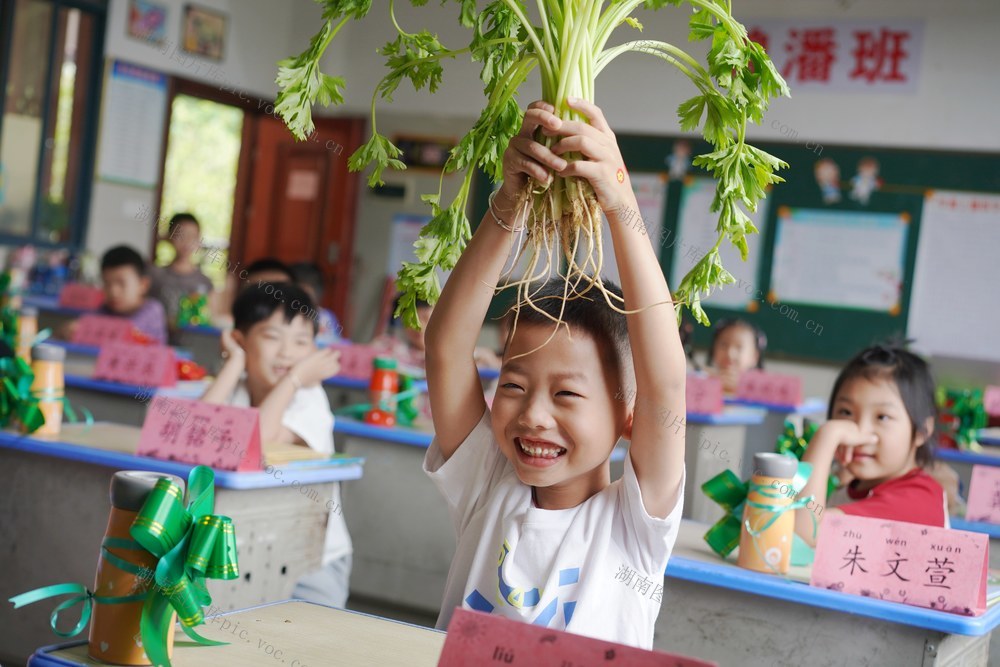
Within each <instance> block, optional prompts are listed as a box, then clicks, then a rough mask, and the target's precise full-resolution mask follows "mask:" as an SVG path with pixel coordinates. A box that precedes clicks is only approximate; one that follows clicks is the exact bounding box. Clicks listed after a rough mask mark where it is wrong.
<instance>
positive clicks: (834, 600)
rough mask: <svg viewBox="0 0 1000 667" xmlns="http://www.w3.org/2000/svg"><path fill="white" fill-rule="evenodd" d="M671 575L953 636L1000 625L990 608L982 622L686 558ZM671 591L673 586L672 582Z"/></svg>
mask: <svg viewBox="0 0 1000 667" xmlns="http://www.w3.org/2000/svg"><path fill="white" fill-rule="evenodd" d="M666 575H667V577H674V578H676V579H682V580H684V581H691V582H695V583H700V584H706V585H709V586H716V587H719V588H725V589H728V590H734V591H740V592H742V593H747V594H750V595H762V596H764V597H769V598H775V599H778V600H785V601H787V602H793V603H796V604H804V605H808V606H812V607H819V608H822V609H830V610H833V611H840V612H846V613H850V614H856V615H858V616H865V617H867V618H874V619H878V620H880V621H886V622H888V623H898V624H901V625H910V626H914V627H919V628H924V629H927V630H937V631H939V632H946V633H949V634H959V635H972V636H981V635H984V634H987V633H988V632H990V631H991V630H993V629H994V628H995V627H997V625H1000V605H995V606H993V607H990V608H989V609H987V610H986V613H985V614H983V615H982V616H959V615H957V614H949V613H947V612H941V611H934V610H932V609H923V608H921V607H913V606H910V605H905V604H900V603H898V602H888V601H886V600H879V599H876V598H868V597H864V596H861V595H850V594H847V593H840V592H838V591H831V590H827V589H825V588H816V587H814V586H809V585H808V584H805V583H801V582H797V581H791V580H787V579H781V578H778V577H775V576H773V575H769V574H761V573H758V572H751V571H750V570H744V569H741V568H738V567H736V566H734V565H728V564H723V563H706V562H702V561H698V560H693V559H690V558H684V557H683V556H671V558H670V560H669V561H668V562H667V571H666ZM666 585H669V582H667V584H666Z"/></svg>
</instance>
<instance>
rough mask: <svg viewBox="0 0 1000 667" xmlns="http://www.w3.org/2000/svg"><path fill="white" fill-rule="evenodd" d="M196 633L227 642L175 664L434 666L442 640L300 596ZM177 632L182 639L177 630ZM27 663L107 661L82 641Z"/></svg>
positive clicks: (70, 666)
mask: <svg viewBox="0 0 1000 667" xmlns="http://www.w3.org/2000/svg"><path fill="white" fill-rule="evenodd" d="M224 620H228V621H229V622H230V626H229V627H228V628H227V629H226V630H223V629H222V625H223V622H224ZM233 628H239V632H238V634H236V635H234V634H233V633H232V629H233ZM244 629H246V632H245V633H243V632H242V631H243V630H244ZM196 630H197V631H198V633H199V634H201V635H202V636H204V637H208V638H209V639H215V640H216V641H226V642H229V644H228V645H227V646H203V647H202V646H175V647H174V655H173V664H175V665H178V666H183V667H218V665H239V666H240V667H274V666H275V665H289V666H290V667H326V666H330V667H341V666H343V667H390V666H394V665H406V666H407V667H434V666H435V665H437V663H438V658H439V657H440V655H441V651H442V649H443V647H444V640H445V633H443V632H440V631H438V630H431V629H428V628H421V627H418V626H416V625H409V624H407V623H400V622H398V621H391V620H388V619H385V618H379V617H377V616H369V615H368V614H360V613H358V612H355V611H347V610H344V609H334V608H332V607H324V606H322V605H318V604H313V603H310V602H303V601H301V600H286V601H284V602H276V603H274V604H270V605H265V606H261V607H254V608H251V609H245V610H241V611H235V612H230V613H227V614H221V615H218V616H214V617H212V618H210V619H207V620H206V622H205V624H204V625H199V626H198V627H197V628H196ZM240 635H243V637H244V638H243V639H241V637H240ZM177 637H178V639H180V638H181V637H184V636H183V634H181V632H180V630H178V631H177ZM185 639H186V637H185ZM28 665H29V667H74V666H76V665H104V663H101V662H97V661H95V660H91V659H89V658H88V657H87V645H86V643H78V644H75V645H68V646H67V645H64V646H50V647H46V648H42V649H39V650H38V651H37V652H36V653H35V655H34V656H32V658H31V662H29V663H28Z"/></svg>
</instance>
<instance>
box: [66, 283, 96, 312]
mask: <svg viewBox="0 0 1000 667" xmlns="http://www.w3.org/2000/svg"><path fill="white" fill-rule="evenodd" d="M102 303H104V290H102V289H101V288H100V287H94V286H93V285H84V284H83V283H67V284H66V285H64V286H63V288H62V290H60V291H59V305H60V306H62V307H63V308H78V309H79V310H96V309H98V308H100V307H101V304H102Z"/></svg>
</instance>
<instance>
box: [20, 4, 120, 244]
mask: <svg viewBox="0 0 1000 667" xmlns="http://www.w3.org/2000/svg"><path fill="white" fill-rule="evenodd" d="M106 14H107V2H106V0H0V34H2V39H0V84H2V87H0V108H2V109H3V114H2V115H0V243H9V244H18V243H33V244H35V245H40V246H48V247H53V246H55V247H58V246H63V247H66V246H78V245H80V244H81V242H82V240H83V234H84V231H85V230H84V226H85V221H86V219H87V214H88V209H89V204H90V189H91V182H92V180H93V163H94V159H93V156H94V144H95V136H96V123H97V111H98V103H99V95H98V94H97V92H96V91H99V90H100V86H101V79H100V74H101V62H102V59H101V58H102V53H103V50H104V24H105V19H106Z"/></svg>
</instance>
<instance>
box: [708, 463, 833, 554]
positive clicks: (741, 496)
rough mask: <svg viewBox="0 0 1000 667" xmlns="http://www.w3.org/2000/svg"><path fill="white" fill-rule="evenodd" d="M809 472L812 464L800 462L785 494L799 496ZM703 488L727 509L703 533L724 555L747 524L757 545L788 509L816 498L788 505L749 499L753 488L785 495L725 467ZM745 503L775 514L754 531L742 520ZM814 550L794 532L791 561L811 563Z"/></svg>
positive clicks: (773, 495) (766, 493)
mask: <svg viewBox="0 0 1000 667" xmlns="http://www.w3.org/2000/svg"><path fill="white" fill-rule="evenodd" d="M810 473H812V465H811V464H809V463H803V462H801V461H800V462H799V464H798V469H797V470H796V471H795V476H794V478H793V479H792V484H791V486H792V491H791V492H789V491H785V493H789V495H798V493H799V492H800V491H802V489H804V488H805V486H806V482H808V481H809V475H810ZM701 490H702V492H704V494H705V495H706V496H708V497H709V498H711V499H712V500H714V501H715V502H717V503H718V504H719V505H720V506H721V507H722V509H723V510H725V512H726V514H725V516H723V517H722V518H721V519H719V520H718V521H717V522H716V523H715V525H713V526H712V527H711V528H709V529H708V532H706V533H705V536H704V539H705V542H707V543H708V546H710V547H711V548H712V551H714V552H715V553H717V554H719V556H721V557H722V558H725V557H726V556H728V555H729V554H730V553H731V552H732V551H733V549H735V548H736V547H737V546H739V543H740V533H741V531H742V530H743V528H744V527H746V529H747V531H748V532H749V533H750V536H751V537H752V538H753V540H754V546H756V540H757V536H758V535H760V533H762V532H764V531H765V530H767V529H768V528H770V527H771V525H772V524H773V523H774V522H775V521H777V519H778V517H780V516H781V515H782V514H784V513H785V512H787V511H789V510H797V509H799V508H801V507H806V506H807V505H808V504H809V503H810V502H812V500H813V497H812V496H809V497H808V498H802V499H800V500H797V501H795V502H793V503H790V504H788V505H774V504H770V503H768V504H764V503H757V502H754V501H751V500H748V499H747V495H748V493H749V492H750V491H751V490H752V491H754V492H756V493H759V494H761V495H763V496H764V497H767V498H776V499H777V498H782V497H783V496H782V495H781V493H780V492H779V491H778V489H772V488H770V487H761V486H759V485H756V484H754V483H753V481H752V480H751V481H749V482H741V481H740V478H739V477H737V476H736V474H735V473H733V471H732V470H723V471H722V472H721V473H719V474H718V475H716V476H715V477H713V478H712V479H710V480H708V481H707V482H705V483H704V484H702V485H701ZM744 505H747V506H749V507H753V508H755V509H762V510H767V511H770V512H772V513H773V515H772V516H771V518H770V519H769V520H768V521H767V522H766V523H765V524H764V526H763V527H762V528H759V529H756V530H754V529H752V528H751V527H750V524H749V522H744V520H743V506H744ZM812 519H813V532H814V533H815V531H816V517H815V516H813V517H812ZM811 552H812V550H811V549H810V548H809V546H808V545H807V544H806V543H805V542H804V541H802V539H801V538H800V537H799V536H798V535H795V536H794V538H793V540H792V564H793V565H808V564H809V563H810V562H812V554H811ZM765 562H766V561H765Z"/></svg>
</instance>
